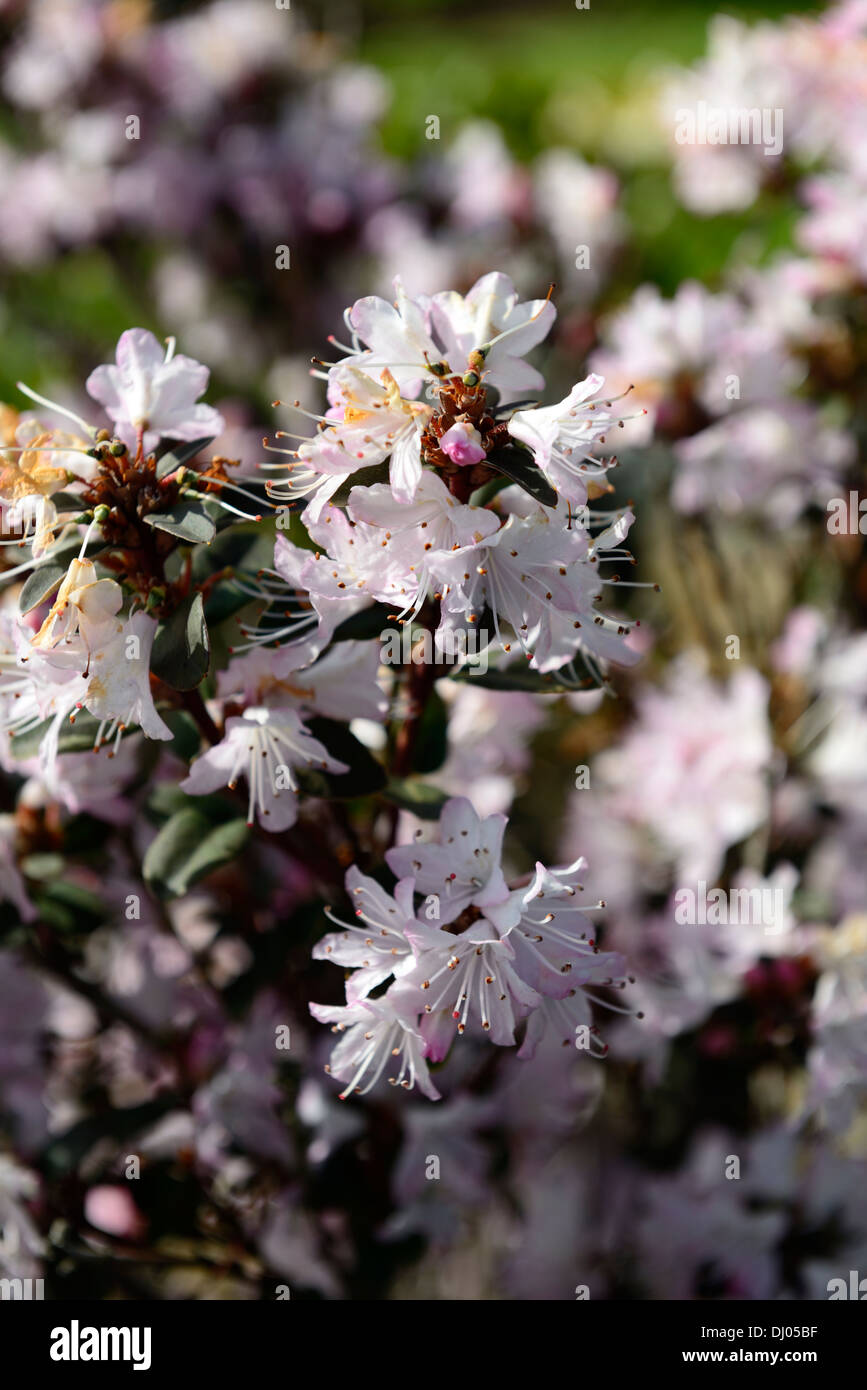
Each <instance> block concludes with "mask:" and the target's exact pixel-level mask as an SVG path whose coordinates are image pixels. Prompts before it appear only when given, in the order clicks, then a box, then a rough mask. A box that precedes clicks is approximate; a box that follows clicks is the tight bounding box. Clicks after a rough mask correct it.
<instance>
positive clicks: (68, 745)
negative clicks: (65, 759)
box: [11, 710, 136, 761]
mask: <svg viewBox="0 0 867 1390" xmlns="http://www.w3.org/2000/svg"><path fill="white" fill-rule="evenodd" d="M51 723H52V721H51V720H50V719H46V720H45V721H44V722H43V723H42V724H39V725H38V726H37V727H36V728H35V729H28V731H27V733H25V734H16V735H15V736H14V737H13V739H12V743H11V751H12V754H13V756H14V757H15V758H17V759H19V760H22V761H23V760H24V759H26V758H35V757H36V755H37V754H38V753H39V750H40V749H41V747H42V741H43V739H44V738H45V737H46V736H47V734H48V730H49V729H50V728H51ZM98 728H99V720H98V719H94V717H93V715H92V714H88V713H87V712H86V711H84V710H82V711H80V712H79V713H78V714H76V716H75V723H74V724H72V723H70V721H69V720H66V721H65V722H64V724H63V725H62V727H61V730H60V737H59V739H58V744H57V746H58V751H59V752H61V753H84V752H87V751H88V750H89V749H92V748H93V747H94V744H95V740H96V731H97V729H98ZM135 732H136V731H135V727H134V726H132V725H131V726H130V727H129V729H124V731H123V733H122V734H121V737H122V738H126V737H127V736H128V735H129V734H133V733H135Z"/></svg>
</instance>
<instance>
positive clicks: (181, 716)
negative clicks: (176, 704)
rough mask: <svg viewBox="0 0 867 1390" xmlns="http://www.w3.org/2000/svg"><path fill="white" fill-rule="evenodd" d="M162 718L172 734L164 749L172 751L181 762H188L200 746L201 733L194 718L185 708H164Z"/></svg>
mask: <svg viewBox="0 0 867 1390" xmlns="http://www.w3.org/2000/svg"><path fill="white" fill-rule="evenodd" d="M162 718H163V722H164V723H166V724H168V726H169V728H170V729H171V731H172V734H173V735H174V737H173V738H172V741H171V743H169V744H167V745H165V746H166V751H167V752H169V753H174V755H175V757H176V758H180V760H181V762H184V763H188V762H190V761H191V759H193V758H194V757H195V756H196V754H197V753H198V751H199V749H200V748H201V746H202V735H201V734H200V733H199V726H198V724H197V723H196V721H195V719H194V718H193V716H192V715H191V714H188V712H187V711H186V710H185V709H170V710H165V711H164V712H163V716H162Z"/></svg>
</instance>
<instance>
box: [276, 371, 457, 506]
mask: <svg viewBox="0 0 867 1390" xmlns="http://www.w3.org/2000/svg"><path fill="white" fill-rule="evenodd" d="M333 375H334V376H335V377H336V379H337V383H338V386H339V400H340V404H339V405H338V406H336V407H333V408H332V410H330V411H329V415H328V419H329V420H331V421H332V423H330V424H328V425H327V426H326V428H325V429H323V430H321V431H320V432H319V433H318V434H316V435H314V437H313V438H312V439H311V440H310V441H309V442H305V443H303V444H300V445H299V447H298V449H297V454H296V460H297V461H296V462H295V463H292V464H289V465H288V477H287V478H286V479H285V480H284V481H282V482H277V483H274V484H271V485H269V493H270V495H271V497H272V498H274V499H279V498H285V499H293V498H296V497H298V496H302V495H308V496H309V498H310V500H309V501H308V503H307V512H306V515H307V516H308V517H309V518H310V520H311V521H318V520H319V517H320V516H321V514H322V509H323V507H324V506H325V504H326V503H327V502H328V501H329V500H330V498H331V497H333V495H334V493H335V492H336V491H337V489H338V488H339V487H340V486H341V484H342V483H343V482H345V480H346V479H347V478H349V477H351V475H352V474H353V473H355V472H357V471H358V469H360V468H371V467H373V465H374V464H378V463H383V462H384V461H385V460H386V459H390V463H389V481H390V483H391V488H392V491H393V492H394V495H395V497H396V498H398V499H399V500H400V501H403V502H411V501H412V499H413V497H414V496H415V491H416V488H417V487H418V483H419V480H420V478H421V473H422V468H421V435H422V430H423V429H424V427H425V425H426V424H427V422H428V420H429V419H430V417H431V415H432V414H433V411H432V409H431V407H430V406H429V405H426V404H425V403H424V402H423V401H412V400H404V398H403V397H402V396H401V394H400V387H399V386H398V383H397V381H396V380H395V378H394V376H393V375H392V373H391V372H390V371H389V370H387V369H384V370H383V371H382V372H381V373H379V380H378V381H377V380H374V378H373V377H372V376H368V374H367V373H366V372H364V371H360V370H359V369H358V368H357V367H350V366H346V365H344V364H343V363H341V364H340V365H339V366H337V367H336V368H334V369H333Z"/></svg>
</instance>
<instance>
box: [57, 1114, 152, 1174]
mask: <svg viewBox="0 0 867 1390" xmlns="http://www.w3.org/2000/svg"><path fill="white" fill-rule="evenodd" d="M176 1105H177V1097H176V1096H174V1095H168V1096H161V1097H160V1098H159V1099H158V1100H148V1101H145V1102H144V1103H143V1104H142V1105H134V1106H130V1107H128V1108H126V1109H117V1108H114V1109H111V1110H107V1111H105V1112H100V1114H98V1115H91V1116H88V1118H87V1119H84V1120H79V1121H78V1123H77V1124H74V1125H73V1126H72V1127H71V1128H70V1129H68V1130H66V1132H65V1133H64V1134H59V1135H57V1136H55V1137H52V1138H51V1139H49V1141H48V1143H47V1144H46V1146H45V1148H44V1149H43V1151H42V1154H41V1155H40V1158H41V1162H42V1163H43V1164H44V1166H45V1169H46V1171H47V1172H48V1173H50V1174H51V1175H52V1176H53V1177H59V1176H62V1175H63V1174H65V1173H72V1172H74V1171H75V1169H77V1168H78V1165H79V1164H80V1163H81V1162H82V1160H83V1159H84V1158H86V1157H87V1155H88V1154H89V1153H90V1151H91V1149H93V1148H94V1147H95V1146H96V1145H97V1144H104V1143H105V1140H106V1137H110V1138H113V1139H114V1140H120V1139H132V1138H133V1136H134V1135H136V1134H138V1133H139V1132H140V1131H144V1130H146V1129H149V1128H150V1127H151V1126H152V1125H154V1124H156V1122H157V1120H159V1119H162V1117H163V1115H165V1114H166V1113H167V1112H168V1111H169V1110H171V1109H173V1108H174V1107H175V1106H176Z"/></svg>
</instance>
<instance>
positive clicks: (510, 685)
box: [449, 663, 575, 695]
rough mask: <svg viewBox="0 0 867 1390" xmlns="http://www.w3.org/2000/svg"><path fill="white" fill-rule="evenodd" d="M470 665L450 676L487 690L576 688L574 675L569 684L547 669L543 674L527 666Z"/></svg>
mask: <svg viewBox="0 0 867 1390" xmlns="http://www.w3.org/2000/svg"><path fill="white" fill-rule="evenodd" d="M473 669H474V668H471V667H469V666H464V667H461V668H460V669H459V670H455V671H453V672H452V671H450V672H449V678H450V679H451V680H453V681H468V682H469V683H470V684H471V685H481V686H484V688H485V689H486V690H526V691H529V692H530V693H531V694H534V695H557V694H560V693H562V692H563V691H573V692H574V690H575V680H574V677H572V678H571V679H570V681H569V684H568V685H566V684H564V682H563V681H561V680H558V673H557V672H556V671H546V672H545V674H544V675H543V674H542V672H541V671H531V670H530V669H529V667H527V666H519V665H517V663H516V664H515V665H514V666H504V667H503V668H502V669H498V668H497V667H496V666H489V667H488V670H487V671H479V670H475V673H474V674H470V672H471V671H472V670H473Z"/></svg>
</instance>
